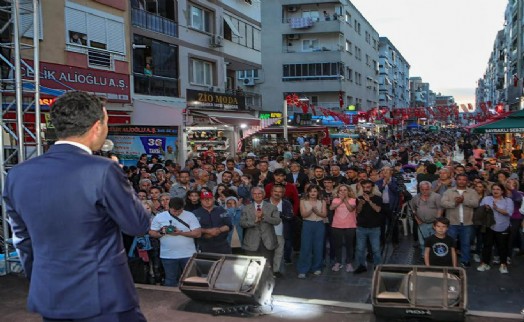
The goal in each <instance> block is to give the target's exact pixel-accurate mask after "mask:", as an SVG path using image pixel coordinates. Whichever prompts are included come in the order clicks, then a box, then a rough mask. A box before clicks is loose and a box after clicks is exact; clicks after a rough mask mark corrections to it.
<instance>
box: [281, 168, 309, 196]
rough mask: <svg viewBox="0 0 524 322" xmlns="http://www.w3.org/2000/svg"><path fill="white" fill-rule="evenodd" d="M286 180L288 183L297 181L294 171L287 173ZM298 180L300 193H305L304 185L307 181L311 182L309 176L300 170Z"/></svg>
mask: <svg viewBox="0 0 524 322" xmlns="http://www.w3.org/2000/svg"><path fill="white" fill-rule="evenodd" d="M286 181H287V182H288V183H295V181H294V179H293V173H288V174H287V175H286ZM296 182H297V183H298V186H297V190H298V193H299V194H303V193H304V186H305V185H306V183H308V182H309V178H308V176H307V175H306V174H305V173H304V172H299V173H298V176H297V181H296Z"/></svg>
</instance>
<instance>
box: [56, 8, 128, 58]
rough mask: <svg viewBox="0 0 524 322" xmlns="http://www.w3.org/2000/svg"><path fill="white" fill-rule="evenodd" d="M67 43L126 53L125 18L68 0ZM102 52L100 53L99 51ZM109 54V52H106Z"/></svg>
mask: <svg viewBox="0 0 524 322" xmlns="http://www.w3.org/2000/svg"><path fill="white" fill-rule="evenodd" d="M65 22H66V30H67V32H66V38H67V39H66V43H67V44H69V45H77V46H86V47H88V48H89V49H91V48H92V49H94V51H97V50H102V51H113V52H116V53H120V54H125V52H126V49H125V47H126V46H125V33H124V18H123V17H118V16H113V15H110V14H108V13H106V12H103V11H98V10H94V9H91V8H88V7H84V6H81V5H78V4H76V3H73V2H69V1H68V2H66V10H65ZM99 54H100V53H99ZM106 55H107V54H106Z"/></svg>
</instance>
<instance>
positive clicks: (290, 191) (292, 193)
mask: <svg viewBox="0 0 524 322" xmlns="http://www.w3.org/2000/svg"><path fill="white" fill-rule="evenodd" d="M274 185H275V183H274V182H270V183H268V184H267V185H266V187H265V188H264V190H265V192H266V196H271V189H272V188H273V186H274ZM285 188H286V190H285V192H284V198H286V199H287V200H289V202H291V204H292V205H293V213H294V214H295V216H298V213H299V212H300V199H298V190H297V187H296V186H295V185H294V184H290V183H285Z"/></svg>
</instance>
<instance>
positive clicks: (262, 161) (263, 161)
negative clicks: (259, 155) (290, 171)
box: [258, 160, 269, 164]
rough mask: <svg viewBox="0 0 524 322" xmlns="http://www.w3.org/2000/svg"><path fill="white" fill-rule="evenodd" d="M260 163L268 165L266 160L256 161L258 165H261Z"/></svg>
mask: <svg viewBox="0 0 524 322" xmlns="http://www.w3.org/2000/svg"><path fill="white" fill-rule="evenodd" d="M261 163H265V164H269V163H268V162H267V161H266V160H260V161H258V164H261Z"/></svg>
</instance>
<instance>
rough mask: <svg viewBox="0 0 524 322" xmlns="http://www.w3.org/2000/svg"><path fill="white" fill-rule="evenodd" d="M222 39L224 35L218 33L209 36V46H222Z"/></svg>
mask: <svg viewBox="0 0 524 322" xmlns="http://www.w3.org/2000/svg"><path fill="white" fill-rule="evenodd" d="M223 41H224V37H222V36H220V35H213V36H211V43H210V44H211V47H222V42H223Z"/></svg>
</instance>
